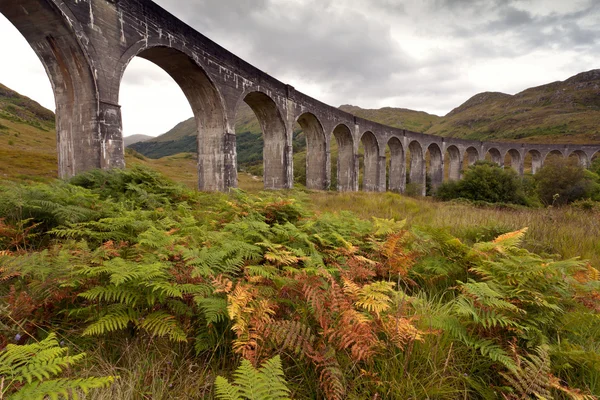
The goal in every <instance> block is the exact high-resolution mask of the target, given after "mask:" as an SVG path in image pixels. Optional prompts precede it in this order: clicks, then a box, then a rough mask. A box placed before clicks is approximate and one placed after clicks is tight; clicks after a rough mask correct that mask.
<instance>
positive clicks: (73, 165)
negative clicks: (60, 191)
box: [0, 0, 125, 178]
mask: <svg viewBox="0 0 600 400" xmlns="http://www.w3.org/2000/svg"><path fill="white" fill-rule="evenodd" d="M0 12H1V13H2V14H3V15H4V16H5V17H6V18H7V19H8V20H9V21H10V22H11V23H12V24H13V25H14V26H15V27H16V28H17V30H18V31H19V32H20V33H21V34H22V35H23V36H24V37H25V39H26V40H27V42H28V43H29V44H30V45H31V47H32V48H33V50H34V52H35V53H36V55H37V56H38V57H39V58H40V60H41V61H42V64H43V65H44V68H45V69H46V73H47V75H48V78H49V79H50V82H51V84H52V89H53V92H54V98H55V103H56V136H57V150H58V173H59V176H60V177H61V178H68V177H71V176H73V175H75V174H77V173H80V172H83V171H87V170H90V169H94V168H115V167H124V166H125V158H124V152H123V140H122V137H121V131H120V122H121V115H120V109H119V107H118V106H114V105H112V104H108V103H105V102H102V101H101V100H100V98H99V96H98V87H97V82H96V78H95V75H94V72H93V70H92V67H91V63H90V61H89V57H88V52H91V51H93V49H90V48H89V47H86V46H83V45H82V44H81V42H82V41H87V38H86V37H85V35H84V34H83V31H82V28H81V26H80V25H79V23H78V22H77V19H76V18H75V17H74V16H73V14H72V13H71V11H70V10H69V8H68V7H67V6H66V5H64V4H62V3H61V5H60V6H58V5H56V4H55V3H54V2H50V1H45V0H23V1H19V2H13V1H3V2H0ZM100 121H102V122H100Z"/></svg>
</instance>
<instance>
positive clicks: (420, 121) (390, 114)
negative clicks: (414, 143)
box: [339, 105, 441, 132]
mask: <svg viewBox="0 0 600 400" xmlns="http://www.w3.org/2000/svg"><path fill="white" fill-rule="evenodd" d="M339 108H340V110H342V111H346V112H348V113H350V114H353V115H356V116H357V117H361V118H364V119H368V120H370V121H375V122H379V123H380V124H384V125H388V126H393V127H395V128H400V129H408V130H410V131H414V132H425V131H427V130H428V129H430V128H431V127H432V126H434V125H435V124H437V123H438V122H439V121H440V119H441V118H440V117H438V116H437V115H432V114H428V113H426V112H424V111H414V110H408V109H406V108H392V107H384V108H380V109H379V110H367V109H363V108H360V107H357V106H352V105H343V106H340V107H339Z"/></svg>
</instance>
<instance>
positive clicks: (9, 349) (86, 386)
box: [0, 334, 114, 400]
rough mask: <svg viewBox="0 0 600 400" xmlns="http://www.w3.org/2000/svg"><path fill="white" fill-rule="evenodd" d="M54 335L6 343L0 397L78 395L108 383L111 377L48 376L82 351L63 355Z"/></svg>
mask: <svg viewBox="0 0 600 400" xmlns="http://www.w3.org/2000/svg"><path fill="white" fill-rule="evenodd" d="M67 351H68V348H66V347H60V345H59V343H58V340H57V339H56V335H54V334H50V335H49V336H48V337H47V338H46V339H44V340H42V341H41V342H39V343H32V344H28V345H23V346H17V345H14V344H9V345H8V346H6V348H5V349H4V350H2V351H1V352H0V376H1V377H2V384H1V385H0V398H2V399H8V400H19V399H23V400H42V399H46V398H48V397H50V398H53V399H55V398H58V397H59V396H62V397H65V398H74V399H77V398H78V393H84V394H87V393H88V392H89V391H90V389H95V388H102V387H107V386H110V384H111V383H112V382H113V381H114V378H113V377H111V376H109V377H101V378H79V379H50V377H51V376H53V375H57V374H60V373H61V372H63V370H64V369H65V368H67V367H69V366H71V365H73V364H75V363H77V362H79V361H81V359H82V358H83V357H84V356H85V354H78V355H75V356H67V355H65V354H66V353H67Z"/></svg>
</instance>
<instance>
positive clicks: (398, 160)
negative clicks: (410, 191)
mask: <svg viewBox="0 0 600 400" xmlns="http://www.w3.org/2000/svg"><path fill="white" fill-rule="evenodd" d="M394 143H395V144H394ZM390 153H391V158H390V176H389V190H391V191H392V192H398V193H404V191H405V190H406V161H405V160H404V151H403V150H402V145H401V144H400V141H399V140H397V139H396V140H394V139H392V140H391V141H390Z"/></svg>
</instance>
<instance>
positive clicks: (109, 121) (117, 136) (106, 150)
mask: <svg viewBox="0 0 600 400" xmlns="http://www.w3.org/2000/svg"><path fill="white" fill-rule="evenodd" d="M99 114H100V118H99V121H98V127H99V129H100V138H101V139H100V151H101V154H100V168H102V169H112V168H125V145H124V144H123V120H122V118H121V106H119V105H116V104H111V103H106V102H100V113H99Z"/></svg>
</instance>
